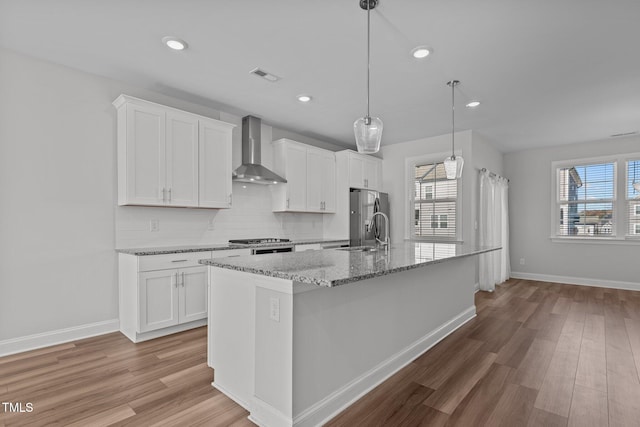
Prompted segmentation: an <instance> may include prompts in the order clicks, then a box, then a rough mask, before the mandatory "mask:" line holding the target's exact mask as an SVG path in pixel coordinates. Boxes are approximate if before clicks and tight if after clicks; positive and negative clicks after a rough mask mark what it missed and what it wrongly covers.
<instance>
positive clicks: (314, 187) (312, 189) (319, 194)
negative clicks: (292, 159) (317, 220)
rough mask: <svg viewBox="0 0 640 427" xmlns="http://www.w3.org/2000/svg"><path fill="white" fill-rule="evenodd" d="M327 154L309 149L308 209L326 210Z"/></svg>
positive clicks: (314, 210) (313, 210) (315, 210)
mask: <svg viewBox="0 0 640 427" xmlns="http://www.w3.org/2000/svg"><path fill="white" fill-rule="evenodd" d="M325 158H326V157H325V156H324V153H323V152H322V151H318V150H313V149H309V150H308V151H307V211H310V212H323V211H324V209H323V208H324V194H323V186H324V182H323V181H324V178H325V170H324V168H325V166H326V165H325Z"/></svg>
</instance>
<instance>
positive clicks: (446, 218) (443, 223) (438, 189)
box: [413, 163, 458, 239]
mask: <svg viewBox="0 0 640 427" xmlns="http://www.w3.org/2000/svg"><path fill="white" fill-rule="evenodd" d="M413 178H414V188H415V191H414V212H415V216H414V218H413V221H414V224H413V225H414V237H434V238H446V239H455V238H456V229H455V226H456V222H455V218H456V197H457V192H458V183H457V181H456V180H448V179H447V177H446V173H445V170H444V164H443V163H431V164H426V165H419V166H416V167H415V170H414V177H413Z"/></svg>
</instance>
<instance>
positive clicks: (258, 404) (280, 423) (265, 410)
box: [249, 396, 297, 427]
mask: <svg viewBox="0 0 640 427" xmlns="http://www.w3.org/2000/svg"><path fill="white" fill-rule="evenodd" d="M251 403H252V404H251V414H250V415H249V421H251V422H252V423H254V424H256V425H258V426H260V427H290V426H293V425H296V426H297V424H294V421H293V420H292V419H291V417H287V416H286V415H285V414H283V413H282V412H280V411H278V410H277V409H275V408H274V407H273V406H271V405H269V404H268V403H266V402H264V401H262V400H261V399H258V398H257V397H255V396H253V401H252V402H251Z"/></svg>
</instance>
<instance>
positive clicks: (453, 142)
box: [451, 82, 456, 159]
mask: <svg viewBox="0 0 640 427" xmlns="http://www.w3.org/2000/svg"><path fill="white" fill-rule="evenodd" d="M455 88H456V84H455V83H454V82H452V83H451V158H452V159H455V158H456V136H455V135H456V133H455V132H456V100H455V90H456V89H455Z"/></svg>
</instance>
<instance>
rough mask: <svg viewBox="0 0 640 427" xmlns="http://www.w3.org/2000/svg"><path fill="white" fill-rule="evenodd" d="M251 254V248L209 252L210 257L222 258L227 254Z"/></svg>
mask: <svg viewBox="0 0 640 427" xmlns="http://www.w3.org/2000/svg"><path fill="white" fill-rule="evenodd" d="M242 255H251V249H228V250H225V251H213V252H211V258H224V257H228V256H242Z"/></svg>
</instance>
